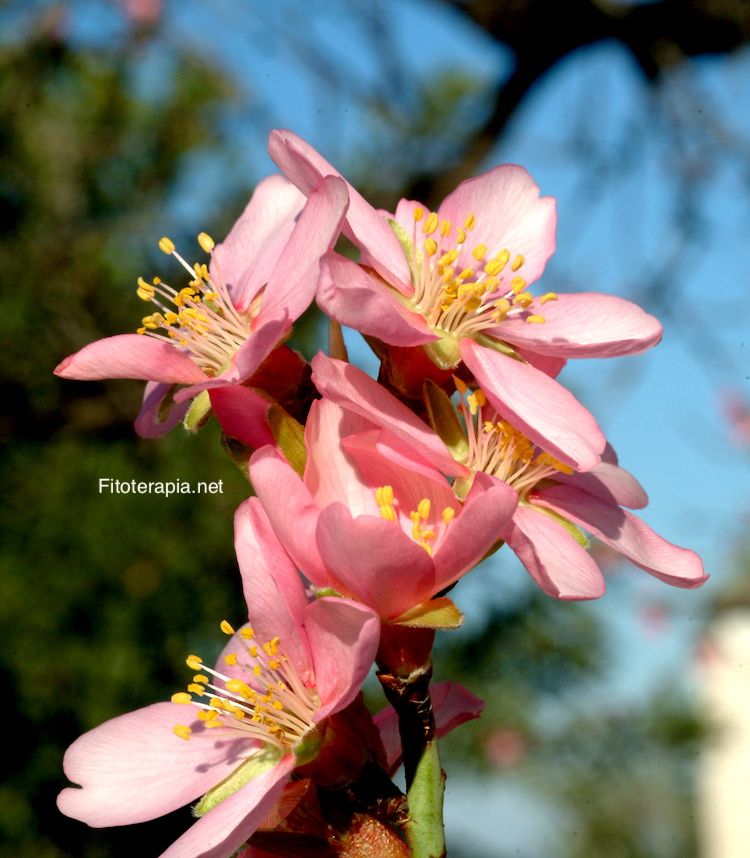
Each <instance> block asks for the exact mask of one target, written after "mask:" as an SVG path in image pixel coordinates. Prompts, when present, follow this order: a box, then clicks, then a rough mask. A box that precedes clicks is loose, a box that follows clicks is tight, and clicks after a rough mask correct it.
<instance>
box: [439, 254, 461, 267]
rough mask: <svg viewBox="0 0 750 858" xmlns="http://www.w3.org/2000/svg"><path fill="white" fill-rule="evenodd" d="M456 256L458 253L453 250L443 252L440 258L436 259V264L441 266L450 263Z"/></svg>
mask: <svg viewBox="0 0 750 858" xmlns="http://www.w3.org/2000/svg"><path fill="white" fill-rule="evenodd" d="M457 258H458V253H457V252H456V251H455V250H449V251H448V252H447V253H444V254H443V255H442V256H441V257H440V259H438V261H437V264H438V265H440V266H441V267H442V268H445V267H446V266H448V265H450V264H451V263H452V262H455V261H456V259H457Z"/></svg>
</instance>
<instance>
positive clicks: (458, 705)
mask: <svg viewBox="0 0 750 858" xmlns="http://www.w3.org/2000/svg"><path fill="white" fill-rule="evenodd" d="M430 698H431V699H432V710H433V712H434V713H435V726H436V728H437V734H438V738H442V737H443V736H447V735H448V733H450V732H452V731H453V730H455V729H456V727H460V726H461V724H465V723H466V722H467V721H471V720H472V719H474V718H479V716H480V715H481V714H482V710H483V709H484V701H483V700H480V699H479V697H477V696H475V695H474V694H472V693H471V692H470V691H467V690H466V689H465V688H464V687H463V685H461V684H459V683H458V682H434V683H432V684H431V685H430ZM373 721H374V722H375V726H376V727H377V728H378V732H379V733H380V740H381V741H382V743H383V748H384V749H385V756H386V763H387V772H388V774H389V775H393V774H394V772H395V771H396V769H397V768H398V767H399V766H400V765H401V760H402V757H403V753H402V750H401V737H400V736H399V732H398V715H397V714H396V710H395V709H394V708H393V707H392V706H386V707H385V708H384V709H381V710H380V712H378V713H377V714H376V715H375V716H374V717H373Z"/></svg>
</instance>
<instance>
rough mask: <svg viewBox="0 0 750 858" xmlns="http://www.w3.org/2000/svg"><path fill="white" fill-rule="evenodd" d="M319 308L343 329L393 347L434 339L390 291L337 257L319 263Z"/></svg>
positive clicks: (326, 257)
mask: <svg viewBox="0 0 750 858" xmlns="http://www.w3.org/2000/svg"><path fill="white" fill-rule="evenodd" d="M318 304H319V305H320V308H321V309H322V310H323V312H325V313H327V314H328V315H329V316H330V317H331V318H332V319H336V321H337V322H340V323H341V324H342V325H347V326H348V327H350V328H354V329H355V330H357V331H359V332H360V333H361V334H368V335H370V336H373V337H378V339H381V340H383V341H384V342H386V343H390V344H391V345H394V346H419V345H422V344H423V343H428V342H430V341H432V340H435V339H437V336H436V335H435V334H434V333H433V332H432V330H431V329H430V327H429V325H428V324H427V322H425V320H424V319H423V318H422V316H420V315H418V314H417V313H412V312H411V311H410V310H408V309H407V308H406V307H404V305H403V304H402V303H401V301H400V299H399V298H398V297H397V296H396V293H395V292H393V290H391V289H389V287H388V286H386V285H385V284H384V283H383V282H382V281H381V280H379V279H377V278H376V277H375V276H373V275H371V274H368V273H367V272H366V271H365V270H364V269H363V268H361V267H360V266H359V265H357V264H356V263H355V262H352V261H351V260H350V259H344V257H343V256H339V255H338V254H337V253H328V254H326V255H325V256H324V257H323V258H322V259H321V261H320V281H319V283H318Z"/></svg>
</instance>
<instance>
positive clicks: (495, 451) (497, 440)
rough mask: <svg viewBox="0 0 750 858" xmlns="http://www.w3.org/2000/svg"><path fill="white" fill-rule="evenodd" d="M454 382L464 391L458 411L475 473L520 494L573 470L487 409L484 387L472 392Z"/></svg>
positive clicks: (469, 464)
mask: <svg viewBox="0 0 750 858" xmlns="http://www.w3.org/2000/svg"><path fill="white" fill-rule="evenodd" d="M454 381H455V384H456V388H457V389H458V392H459V393H460V394H461V404H460V405H459V406H458V410H459V412H460V413H461V415H462V417H463V422H464V426H465V427H466V438H467V440H468V442H469V453H468V456H467V458H466V460H465V461H464V464H465V465H466V466H467V467H468V468H470V469H471V470H472V471H473V472H475V473H476V472H477V471H484V473H486V474H491V475H492V476H494V477H497V478H498V479H500V480H503V481H504V482H506V483H507V484H508V485H509V486H511V487H512V488H513V489H515V491H516V492H517V493H518V494H519V495H521V496H524V495H526V494H528V492H529V491H530V490H531V489H532V488H533V487H534V486H535V485H536V484H537V483H538V482H539V481H540V480H543V479H545V478H547V477H551V476H554V475H555V474H556V473H563V474H572V473H573V469H572V468H571V467H569V466H568V465H565V464H563V463H562V462H559V461H558V460H557V459H555V457H554V456H552V455H550V454H549V453H547V452H545V451H544V450H540V449H539V448H538V447H536V446H535V445H534V444H533V443H532V442H531V441H530V440H529V439H528V438H527V437H526V436H525V435H524V434H523V433H522V432H519V431H518V429H516V428H515V427H514V426H511V424H510V423H508V422H507V420H498V419H497V414H496V413H495V410H494V409H493V408H491V407H490V408H489V409H487V408H486V406H487V397H486V396H485V395H484V392H483V391H482V390H476V391H474V392H473V393H470V392H469V390H468V387H467V386H466V384H465V383H464V382H463V381H461V380H460V379H457V378H454ZM482 409H485V413H483V411H482ZM488 411H489V413H487V412H488ZM487 418H489V419H487Z"/></svg>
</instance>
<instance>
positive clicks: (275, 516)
mask: <svg viewBox="0 0 750 858" xmlns="http://www.w3.org/2000/svg"><path fill="white" fill-rule="evenodd" d="M250 479H251V480H252V483H253V487H254V489H255V493H256V494H257V496H258V498H259V499H260V502H261V503H262V504H263V507H264V509H265V511H266V514H267V515H268V519H269V521H270V522H271V526H272V527H273V530H274V533H275V534H276V536H277V538H278V540H279V542H280V543H281V544H282V545H283V546H284V548H285V549H286V550H287V551H288V552H289V555H290V556H291V558H292V561H293V562H294V564H295V565H296V566H297V568H298V569H301V570H302V572H304V574H305V575H306V576H307V577H308V578H309V579H310V580H311V581H312V582H313V583H314V584H317V585H318V586H320V587H324V586H326V585H327V584H328V574H327V572H326V568H325V566H324V565H323V561H322V560H321V559H320V554H319V553H318V549H317V547H316V543H315V529H316V526H317V522H318V515H319V511H318V507H317V505H316V504H315V501H314V500H313V499H312V497H311V496H310V492H309V491H308V490H307V488H306V487H305V485H304V483H303V482H302V480H301V479H300V478H299V477H298V476H297V474H296V473H295V472H294V471H293V470H292V468H291V467H289V465H287V464H286V462H283V461H282V460H281V458H280V457H279V455H278V453H277V452H276V450H275V449H274V448H273V447H270V446H269V447H262V448H261V449H260V450H257V451H256V452H255V453H254V454H253V455H252V457H251V459H250Z"/></svg>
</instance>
